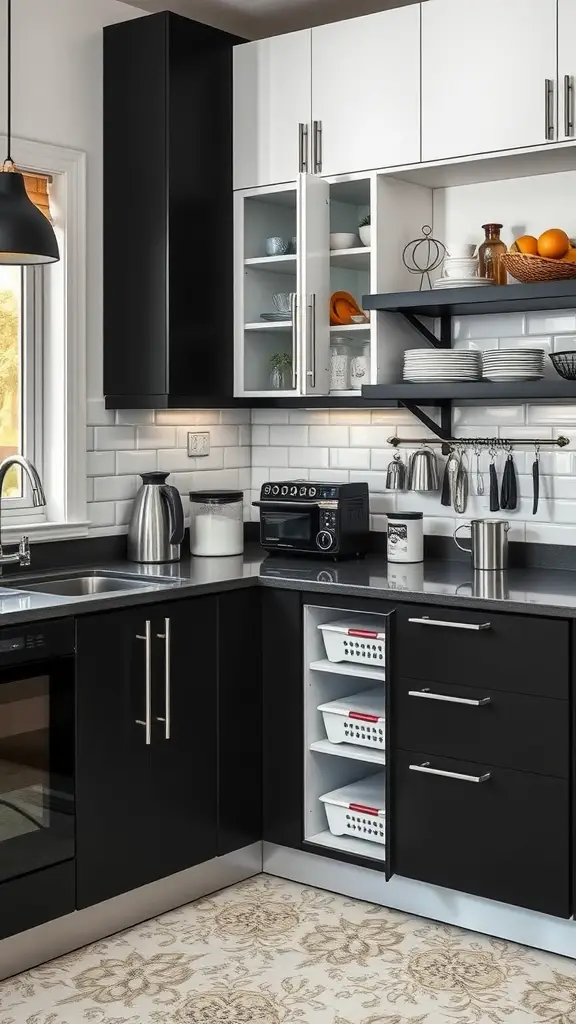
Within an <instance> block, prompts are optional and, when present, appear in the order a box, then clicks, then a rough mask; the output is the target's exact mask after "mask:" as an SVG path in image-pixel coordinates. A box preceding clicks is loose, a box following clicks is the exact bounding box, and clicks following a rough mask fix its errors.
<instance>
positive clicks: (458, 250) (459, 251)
mask: <svg viewBox="0 0 576 1024" xmlns="http://www.w3.org/2000/svg"><path fill="white" fill-rule="evenodd" d="M446 250H447V252H448V255H449V256H452V257H454V258H455V259H459V258H462V257H464V258H466V257H467V256H468V257H470V256H473V255H474V253H475V252H476V243H475V242H471V243H469V242H448V244H447V246H446Z"/></svg>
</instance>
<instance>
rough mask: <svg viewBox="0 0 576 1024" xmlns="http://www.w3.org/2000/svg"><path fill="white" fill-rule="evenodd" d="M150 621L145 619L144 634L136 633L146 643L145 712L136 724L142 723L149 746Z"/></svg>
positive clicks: (150, 688)
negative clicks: (143, 716) (143, 717)
mask: <svg viewBox="0 0 576 1024" xmlns="http://www.w3.org/2000/svg"><path fill="white" fill-rule="evenodd" d="M151 629H152V623H151V621H150V619H147V620H146V630H145V633H144V636H142V634H141V633H137V634H136V639H137V640H144V642H145V644H146V683H145V690H144V701H145V705H144V706H145V714H146V717H145V719H144V721H142V719H141V718H137V719H136V725H143V726H144V729H145V734H144V735H145V742H146V746H147V747H149V746H150V744H151V742H152V633H151Z"/></svg>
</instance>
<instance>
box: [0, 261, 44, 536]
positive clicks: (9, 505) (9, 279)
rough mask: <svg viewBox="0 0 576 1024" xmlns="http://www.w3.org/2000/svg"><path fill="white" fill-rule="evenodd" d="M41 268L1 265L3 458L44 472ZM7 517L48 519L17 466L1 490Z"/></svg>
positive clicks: (0, 433)
mask: <svg viewBox="0 0 576 1024" xmlns="http://www.w3.org/2000/svg"><path fill="white" fill-rule="evenodd" d="M43 274H44V271H43V269H42V268H41V267H12V266H1V265H0V460H2V459H4V458H6V456H8V455H14V454H19V455H24V456H25V457H26V458H27V459H30V460H31V461H32V462H33V463H34V464H35V466H36V468H37V469H38V471H39V473H40V475H41V476H42V471H43V466H42V461H43V460H42V447H41V443H40V442H41V436H42V404H43V403H42V390H41V382H42V353H43V339H42V292H43V285H44V281H43ZM2 505H3V508H2V512H3V514H4V513H5V514H7V515H8V516H9V517H10V516H11V515H12V516H14V515H17V516H18V515H20V516H21V515H22V511H23V510H24V509H26V510H29V512H28V515H27V519H28V518H29V519H30V521H32V520H34V521H36V520H42V519H44V518H45V510H44V509H34V510H33V511H32V498H31V494H30V488H29V485H28V479H27V478H26V477H24V478H23V476H22V474H21V472H20V470H19V469H18V468H17V467H13V468H12V469H11V470H10V471H9V473H8V475H7V477H6V479H5V481H4V489H3V492H2Z"/></svg>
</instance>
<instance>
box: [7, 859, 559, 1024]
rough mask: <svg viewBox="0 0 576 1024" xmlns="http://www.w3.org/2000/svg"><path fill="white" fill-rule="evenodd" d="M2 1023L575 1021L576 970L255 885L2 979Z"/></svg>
mask: <svg viewBox="0 0 576 1024" xmlns="http://www.w3.org/2000/svg"><path fill="white" fill-rule="evenodd" d="M0 1024H576V962H574V963H573V962H572V961H571V960H567V959H564V958H562V957H555V956H552V955H551V954H548V953H539V952H536V951H534V950H530V949H525V948H523V947H521V946H516V945H514V944H513V943H509V942H503V941H501V940H497V939H491V938H488V937H486V936H483V935H477V934H473V933H471V932H465V931H462V930H460V929H458V928H452V927H449V926H446V925H441V924H434V923H431V922H429V921H426V920H424V919H422V918H417V917H410V916H408V915H406V914H401V913H397V912H396V911H391V910H386V909H383V908H382V907H377V906H372V905H371V904H369V903H361V902H359V901H358V900H350V899H347V898H346V897H343V896H337V895H335V894H333V893H328V892H323V891H320V890H318V889H311V888H309V887H307V886H302V885H298V884H295V883H293V882H286V881H283V880H281V879H278V878H273V877H270V876H269V875H259V876H258V877H256V878H253V879H250V880H249V881H247V882H243V883H241V884H240V885H235V886H232V887H231V888H229V889H225V890H223V891H222V892H219V893H216V894H215V895H214V896H209V897H206V898H205V899H201V900H198V901H197V902H196V903H191V904H190V905H188V906H186V907H181V908H180V909H179V910H175V911H172V912H171V913H169V914H164V915H163V916H162V917H159V918H156V919H154V920H151V921H147V922H145V923H144V924H142V925H139V926H138V927H136V928H131V929H130V930H129V931H126V932H122V933H121V934H118V935H114V936H112V937H111V938H109V939H105V940H103V941H101V942H95V943H93V944H92V945H91V946H87V947H86V948H84V949H81V950H78V951H77V952H75V953H72V954H70V955H68V956H64V957H62V958H61V959H59V960H55V961H52V962H51V963H49V964H46V965H44V966H43V967H39V968H36V969H35V970H32V971H28V972H27V973H25V974H21V975H19V976H18V977H15V978H12V979H10V980H8V981H5V982H3V983H0Z"/></svg>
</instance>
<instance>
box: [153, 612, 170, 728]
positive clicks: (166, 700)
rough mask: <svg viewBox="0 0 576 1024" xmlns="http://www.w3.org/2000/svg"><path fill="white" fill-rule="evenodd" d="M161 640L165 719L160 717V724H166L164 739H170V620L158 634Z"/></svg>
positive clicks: (166, 621) (165, 621)
mask: <svg viewBox="0 0 576 1024" xmlns="http://www.w3.org/2000/svg"><path fill="white" fill-rule="evenodd" d="M156 636H157V637H158V639H159V640H163V641H164V707H165V711H164V716H165V717H164V718H161V717H160V716H158V721H159V722H164V739H166V740H169V739H170V726H171V703H172V692H171V686H172V667H171V664H170V619H164V632H163V633H157V634H156Z"/></svg>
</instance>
